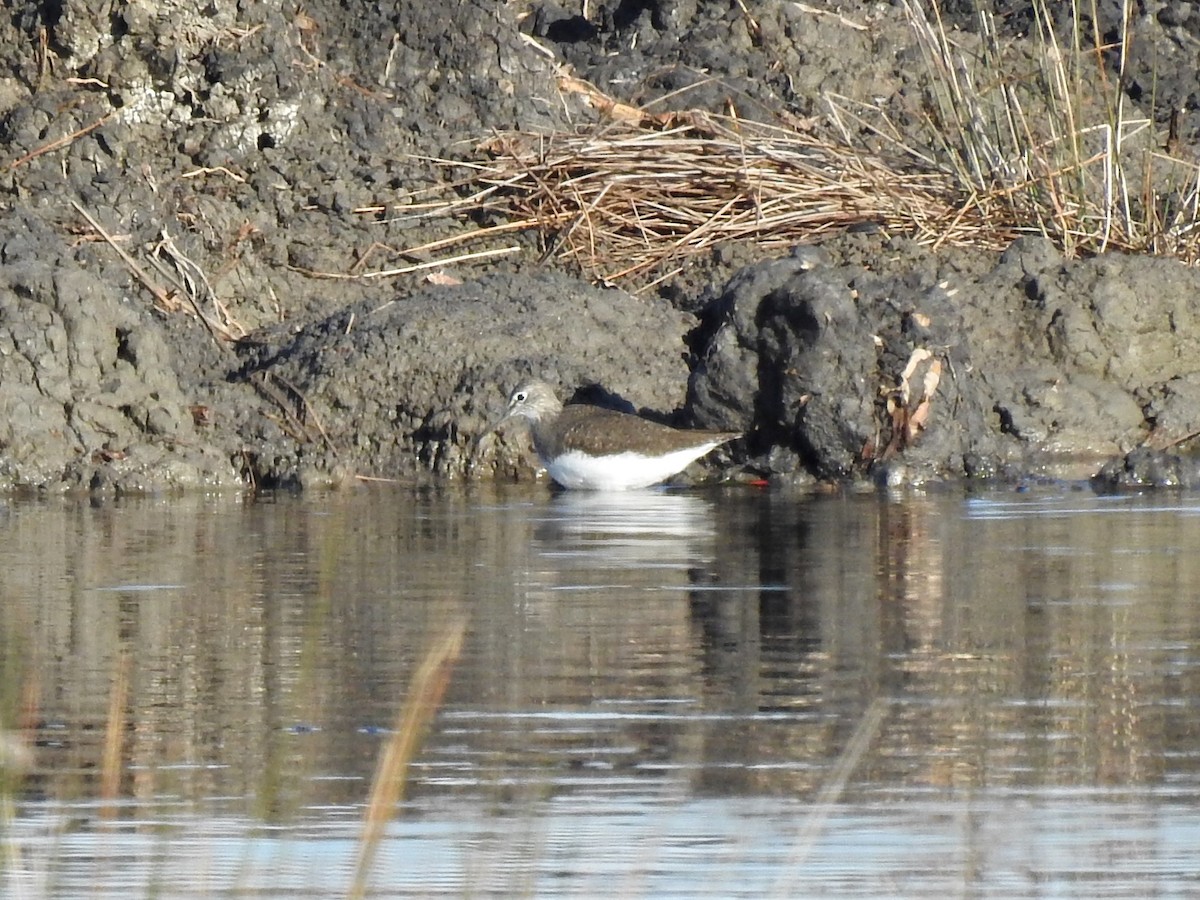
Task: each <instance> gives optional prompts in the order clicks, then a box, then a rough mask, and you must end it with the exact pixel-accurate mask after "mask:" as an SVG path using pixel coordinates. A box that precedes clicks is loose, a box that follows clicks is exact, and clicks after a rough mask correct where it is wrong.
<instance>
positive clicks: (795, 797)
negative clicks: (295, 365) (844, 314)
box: [0, 487, 1200, 898]
mask: <svg viewBox="0 0 1200 900" xmlns="http://www.w3.org/2000/svg"><path fill="white" fill-rule="evenodd" d="M0 535H2V540H0V600H2V606H0V676H2V679H0V728H2V729H3V735H2V736H0V737H2V743H0V763H4V764H5V766H6V768H5V769H4V773H5V774H4V780H3V782H2V784H3V790H4V791H5V793H4V796H5V797H6V798H7V800H6V803H5V806H4V809H3V810H0V815H3V825H4V836H3V839H2V840H3V848H2V849H3V854H2V856H0V859H2V861H0V893H3V894H4V895H5V896H13V897H42V896H83V897H109V896H111V897H122V898H128V897H130V896H131V895H132V896H171V897H191V896H196V897H207V896H212V895H215V894H221V895H233V896H256V897H261V896H278V897H302V896H311V897H329V896H337V895H341V894H344V893H345V890H346V888H347V886H348V884H349V882H350V879H351V875H352V871H353V865H354V861H355V856H356V853H357V852H358V848H359V844H360V841H359V835H360V832H361V822H362V817H363V811H364V806H365V802H366V797H367V794H368V792H369V790H370V783H371V779H372V775H373V772H374V769H375V764H376V759H377V757H378V755H379V753H380V750H381V748H382V746H383V745H384V743H385V742H386V740H387V739H388V736H389V733H390V731H391V729H392V727H393V725H394V723H395V722H396V717H397V712H398V710H399V708H400V707H401V705H402V703H403V701H404V698H405V696H406V691H407V687H408V685H409V683H410V680H411V679H412V677H413V674H414V671H415V669H416V668H417V666H418V664H419V662H420V659H421V657H422V654H423V653H424V651H425V649H426V648H427V647H428V646H429V645H430V643H431V642H432V641H433V640H434V639H435V638H436V636H437V635H438V634H440V633H441V632H442V631H443V630H444V629H445V628H446V627H447V625H449V624H452V623H455V622H462V623H465V627H466V632H465V634H466V639H465V643H464V649H463V652H462V655H461V657H460V659H459V661H458V663H457V665H456V667H455V668H454V670H453V676H452V681H451V682H450V685H449V690H448V693H447V695H446V699H445V702H444V703H443V705H442V707H441V709H440V711H439V713H438V716H437V718H436V720H435V722H434V725H433V728H432V729H431V731H430V733H429V735H428V737H427V740H426V741H425V742H424V744H423V746H422V748H421V750H420V752H419V754H418V756H417V758H416V759H415V761H414V764H413V767H412V770H411V772H410V775H411V777H410V781H409V784H408V792H407V796H406V797H405V799H404V801H403V803H402V805H401V808H400V810H399V816H398V818H397V819H396V820H395V821H394V822H393V823H392V824H391V825H389V827H388V830H387V833H386V838H385V840H384V842H383V845H382V847H381V850H380V855H379V858H378V859H377V861H376V864H375V867H374V870H373V878H372V884H373V886H374V889H375V892H376V893H375V895H376V896H453V897H458V896H500V895H503V896H513V895H517V896H556V895H568V896H592V895H597V894H604V895H613V894H617V895H620V896H647V897H681V898H682V897H701V896H712V897H797V896H812V897H836V896H855V897H864V896H867V897H870V896H879V897H896V896H913V897H918V896H934V895H937V896H944V895H946V894H953V895H972V896H988V897H993V896H994V897H1044V896H1068V897H1070V896H1074V897H1104V896H1114V897H1115V896H1129V895H1140V896H1190V895H1194V894H1195V893H1197V892H1198V891H1200V866H1197V865H1196V848H1197V847H1200V799H1198V798H1200V791H1198V788H1200V716H1198V715H1197V706H1198V705H1200V702H1198V700H1197V697H1198V696H1200V692H1198V688H1200V684H1198V682H1200V604H1197V602H1196V597H1197V594H1198V592H1200V554H1198V553H1197V552H1196V548H1198V547H1200V497H1195V496H1191V495H1178V494H1167V493H1159V494H1149V495H1127V496H1119V497H1098V496H1095V495H1093V494H1092V493H1090V492H1088V491H1082V490H1076V489H1072V488H1070V487H1055V488H1052V489H1044V490H1039V491H1034V492H1028V493H1017V492H999V493H987V494H980V495H964V494H960V493H958V492H947V493H934V494H921V493H906V494H902V495H898V496H894V497H881V496H877V495H874V494H870V495H862V496H859V495H847V496H815V497H808V496H785V495H782V494H779V493H773V492H770V491H763V490H758V489H749V488H737V489H734V488H731V489H724V490H718V491H683V492H679V491H663V490H659V491H650V492H639V493H637V494H633V495H627V496H612V495H609V496H604V495H587V494H579V493H575V494H570V493H567V494H558V495H555V494H552V493H551V492H549V491H548V490H546V489H543V488H540V487H525V488H519V489H518V488H513V489H510V490H487V491H485V490H474V491H462V490H454V491H450V490H446V491H440V490H428V489H426V490H419V489H408V488H370V489H363V490H360V491H350V492H344V493H339V494H333V495H324V496H306V497H292V496H276V497H270V498H265V499H259V500H257V501H247V500H237V499H231V498H204V497H191V498H184V499H178V498H176V499H171V500H136V501H120V502H111V503H98V504H94V505H93V504H88V503H86V502H73V501H63V500H53V501H45V502H40V503H33V502H30V503H11V504H9V505H8V506H6V507H4V509H3V511H2V512H0ZM122 660H127V662H122ZM122 672H123V673H124V674H125V677H126V678H127V684H128V687H127V692H126V693H125V695H124V696H123V702H120V703H119V705H118V708H119V715H118V717H117V719H118V721H119V724H120V727H119V728H116V729H113V728H112V721H113V716H112V714H111V713H110V707H111V704H112V698H113V686H114V683H116V682H117V681H118V675H119V674H120V673H122ZM114 730H115V731H116V733H118V734H119V735H120V737H121V739H122V740H121V744H120V759H121V763H122V765H121V768H120V772H121V777H120V781H119V784H118V785H116V787H115V796H113V797H111V798H107V799H106V795H105V789H104V787H103V785H102V784H101V781H102V778H101V772H102V771H103V768H104V766H103V757H104V752H105V735H106V731H107V733H110V734H111V733H113V732H114Z"/></svg>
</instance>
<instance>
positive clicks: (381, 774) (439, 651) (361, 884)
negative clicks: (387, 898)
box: [348, 619, 466, 898]
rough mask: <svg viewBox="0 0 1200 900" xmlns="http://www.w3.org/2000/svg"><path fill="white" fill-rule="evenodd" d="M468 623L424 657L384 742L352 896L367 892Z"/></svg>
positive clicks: (444, 637)
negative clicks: (385, 834)
mask: <svg viewBox="0 0 1200 900" xmlns="http://www.w3.org/2000/svg"><path fill="white" fill-rule="evenodd" d="M465 628H466V623H465V622H464V621H463V620H462V619H458V620H456V621H455V622H453V623H452V624H451V625H450V626H449V627H448V628H447V629H446V630H445V632H443V634H442V635H441V636H440V637H439V638H438V639H437V640H435V641H434V642H433V644H432V645H431V646H430V648H429V651H428V652H427V653H426V654H425V658H424V659H423V660H422V661H421V665H420V666H419V667H418V669H417V671H416V674H414V675H413V679H412V684H411V686H410V687H409V691H408V698H407V701H406V702H405V704H404V706H403V708H402V709H401V711H400V715H399V718H398V719H397V720H396V728H395V730H394V731H393V733H392V736H391V738H390V739H389V740H388V742H387V743H386V744H385V745H384V747H383V751H382V752H381V753H380V755H379V763H378V765H377V766H376V768H375V780H374V782H373V783H372V784H371V795H370V800H369V801H368V803H367V812H366V815H365V817H364V819H363V830H362V837H361V839H360V841H359V847H358V862H357V864H356V865H355V870H354V881H353V883H352V884H351V887H350V891H349V894H348V896H350V897H352V898H360V897H363V896H365V895H366V890H367V878H368V876H369V875H370V873H371V863H372V862H373V860H374V858H375V852H376V850H377V849H378V848H379V841H380V839H381V838H382V837H383V829H384V828H385V827H386V825H387V823H388V822H389V821H390V820H391V818H392V815H393V814H394V813H395V811H396V805H397V804H398V803H399V802H400V801H401V800H402V799H403V797H404V782H405V778H406V775H407V772H408V766H409V763H410V762H412V758H413V756H414V755H415V754H416V752H417V749H418V748H419V747H420V746H421V741H422V740H423V739H424V737H425V734H426V732H427V731H428V729H429V723H430V722H431V721H433V716H434V713H436V712H437V709H438V707H439V706H440V705H441V702H442V698H443V697H444V696H445V694H446V688H447V687H448V686H449V684H450V669H451V668H452V667H453V665H454V663H455V662H456V661H457V660H458V656H459V653H460V652H461V651H462V642H463V631H464V630H465Z"/></svg>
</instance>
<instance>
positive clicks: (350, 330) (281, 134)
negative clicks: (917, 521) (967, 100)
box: [0, 0, 1200, 491]
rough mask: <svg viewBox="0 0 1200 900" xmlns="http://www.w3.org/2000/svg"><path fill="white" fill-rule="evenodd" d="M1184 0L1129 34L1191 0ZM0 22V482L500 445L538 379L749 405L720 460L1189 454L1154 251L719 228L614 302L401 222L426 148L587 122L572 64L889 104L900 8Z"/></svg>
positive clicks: (1172, 283)
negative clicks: (724, 240)
mask: <svg viewBox="0 0 1200 900" xmlns="http://www.w3.org/2000/svg"><path fill="white" fill-rule="evenodd" d="M998 6H1000V7H1001V8H1000V9H999V10H998V11H999V12H1000V13H1001V20H1002V22H1004V23H1006V24H1005V27H1006V28H1007V29H1008V32H1010V33H1011V34H1012V35H1014V37H1013V39H1014V40H1019V39H1020V38H1019V37H1016V35H1017V34H1018V33H1019V31H1020V29H1019V28H1017V27H1016V23H1017V22H1018V20H1019V17H1018V13H1019V10H1017V9H1016V7H1017V6H1019V5H1012V4H1010V5H998ZM1176 6H1178V4H1174V5H1173V4H1166V5H1165V6H1164V7H1163V8H1162V10H1160V11H1159V13H1158V14H1157V15H1156V16H1155V17H1145V18H1144V19H1141V20H1139V21H1138V23H1137V25H1138V27H1139V28H1140V29H1142V32H1140V33H1144V34H1145V40H1146V42H1147V44H1149V43H1151V42H1158V43H1160V44H1161V45H1162V46H1163V47H1164V48H1166V49H1165V50H1164V52H1167V50H1170V48H1173V47H1177V46H1178V45H1179V44H1180V42H1181V41H1184V40H1185V39H1186V37H1187V35H1188V34H1190V31H1189V29H1192V28H1194V27H1200V20H1196V21H1194V20H1195V19H1196V17H1195V16H1192V15H1190V14H1188V15H1183V14H1182V12H1181V13H1180V15H1183V17H1182V18H1180V15H1174V18H1172V16H1173V14H1172V13H1171V12H1170V9H1172V8H1174V7H1176ZM1177 12H1178V11H1177ZM948 14H950V15H951V16H959V15H960V12H959V11H958V10H957V9H956V8H954V7H953V5H948ZM1164 16H1165V18H1164ZM1176 20H1178V21H1176ZM954 21H957V22H958V23H959V24H961V26H962V27H964V28H971V27H973V25H972V22H973V21H974V20H973V19H972V18H971V17H970V16H966V15H961V17H960V18H959V19H957V20H954ZM0 37H2V38H3V40H2V41H0V147H2V148H3V159H2V160H0V163H2V165H3V169H2V175H0V263H2V267H0V348H3V353H2V354H0V408H2V409H3V412H4V415H3V419H2V421H0V488H4V489H14V488H31V489H47V490H60V489H72V488H85V489H92V490H98V491H123V490H127V491H144V490H151V491H155V490H165V489H169V488H174V487H184V488H200V487H204V488H213V489H229V488H233V489H240V488H244V487H247V486H273V485H315V484H324V483H330V482H337V481H342V480H345V479H347V478H350V477H352V476H354V475H369V476H377V477H389V478H406V479H407V478H430V479H461V478H488V477H501V478H511V477H526V476H528V475H529V474H530V471H529V468H528V465H527V464H526V462H524V461H523V454H524V452H525V449H526V448H524V447H523V446H521V442H520V441H519V440H512V441H508V442H503V441H502V442H500V443H499V444H498V445H497V446H494V447H492V448H490V450H489V452H488V453H487V454H486V455H484V456H483V457H476V456H474V455H473V447H474V442H475V440H476V439H477V438H478V436H479V435H480V434H481V433H482V432H483V430H484V428H485V427H486V425H487V424H488V423H489V422H490V421H492V420H494V418H495V417H497V416H498V415H499V413H500V412H501V409H502V406H503V402H504V397H505V395H506V393H507V391H508V390H509V389H510V388H511V386H512V385H513V383H514V382H516V381H517V380H519V379H520V378H521V377H524V376H526V375H529V374H536V375H539V376H541V377H545V378H548V379H550V380H551V381H554V382H556V383H557V384H558V385H559V386H560V387H562V388H563V389H564V390H565V392H566V393H567V394H568V395H569V394H571V393H572V392H574V391H575V390H576V389H578V388H586V387H588V386H592V388H593V392H594V393H595V394H596V395H598V396H603V397H607V398H608V399H609V400H616V401H624V402H625V403H627V404H629V405H631V406H632V407H633V408H636V409H638V410H640V411H642V412H643V413H645V414H648V415H653V416H655V417H657V418H660V419H663V420H668V421H673V422H675V423H677V424H695V425H705V426H713V427H722V428H733V427H736V428H738V429H742V430H745V431H746V432H747V439H746V440H745V441H744V442H743V444H742V445H740V450H739V454H740V455H739V458H738V459H737V460H736V467H735V470H736V472H738V473H741V474H742V475H743V476H744V477H751V478H759V477H762V478H769V479H774V480H779V481H787V482H799V483H809V482H811V481H814V480H830V479H832V480H843V479H873V480H877V481H879V482H881V483H899V484H903V483H911V482H921V481H927V480H931V479H932V480H937V479H945V478H964V477H969V478H1002V479H1020V478H1024V477H1029V476H1035V477H1037V476H1042V475H1051V476H1070V477H1088V476H1090V475H1092V474H1094V473H1096V472H1099V471H1100V470H1101V468H1102V467H1104V475H1103V479H1104V481H1105V483H1106V484H1126V483H1143V482H1147V483H1176V484H1180V483H1182V484H1190V483H1194V482H1195V478H1194V477H1192V476H1191V474H1190V473H1191V471H1192V468H1193V467H1192V466H1191V465H1190V464H1189V463H1188V462H1187V459H1188V457H1186V455H1180V451H1181V450H1186V449H1188V448H1189V441H1190V439H1191V437H1192V435H1194V434H1196V433H1197V432H1198V431H1200V374H1198V373H1197V371H1196V368H1197V366H1198V365H1200V363H1197V360H1198V359H1200V354H1197V352H1196V350H1197V347H1196V346H1195V344H1196V323H1195V321H1194V316H1193V314H1192V307H1193V298H1194V297H1195V296H1196V295H1197V287H1198V286H1200V285H1197V276H1196V274H1195V273H1194V271H1192V270H1190V269H1188V268H1185V267H1184V266H1182V265H1180V264H1178V263H1175V262H1172V261H1169V260H1162V259H1152V258H1148V257H1141V256H1125V255H1116V254H1107V255H1103V256H1100V257H1097V258H1093V259H1083V260H1068V259H1065V258H1064V257H1063V256H1062V255H1061V254H1060V253H1059V252H1058V251H1057V250H1056V249H1055V248H1054V247H1053V246H1051V245H1050V244H1049V243H1048V242H1046V241H1043V240H1038V239H1032V238H1030V239H1024V240H1021V241H1019V242H1018V243H1016V244H1015V245H1013V246H1012V247H1010V248H1009V249H1007V250H1005V251H1003V252H1000V253H997V252H992V251H983V250H976V251H971V250H963V249H956V250H942V251H938V252H934V251H932V250H929V249H927V248H924V247H921V246H918V245H917V244H916V243H915V242H913V241H912V240H910V239H908V238H907V237H906V236H905V235H902V234H888V233H884V232H881V231H879V230H878V229H875V230H872V229H870V228H867V229H865V230H863V231H862V232H861V233H850V234H829V235H821V236H819V237H816V238H814V246H811V247H801V248H797V249H796V250H795V251H794V252H792V253H787V252H782V251H778V250H775V251H771V252H766V251H762V250H758V249H757V248H755V247H754V246H753V245H752V244H739V245H736V246H731V245H724V246H720V247H716V248H714V249H713V250H712V251H711V252H709V253H707V254H705V255H702V256H698V257H695V258H693V259H691V260H690V261H689V262H688V264H687V265H686V266H685V267H684V268H683V270H682V271H681V272H680V273H678V274H677V275H676V276H675V277H673V278H671V279H668V280H666V281H664V282H662V283H661V284H660V285H658V286H657V287H656V289H654V290H650V291H646V292H644V293H640V294H638V295H636V296H635V295H633V294H631V293H629V292H627V291H625V290H621V289H619V288H618V289H605V288H600V287H594V286H591V285H589V284H587V283H585V282H584V281H581V280H579V279H578V278H577V277H575V273H572V272H570V271H562V270H561V266H560V264H559V263H557V262H556V261H555V259H554V258H553V256H552V255H550V254H547V252H546V251H547V250H548V249H550V248H548V247H546V246H542V245H540V244H539V239H538V238H537V237H536V236H534V235H530V234H520V235H515V236H513V235H505V236H504V238H503V240H499V239H498V240H497V242H496V243H495V245H494V248H495V249H496V250H502V251H504V253H503V255H496V256H493V257H488V258H486V259H480V260H477V261H474V262H468V263H464V264H461V265H448V266H444V265H436V266H434V265H431V266H430V267H429V268H428V269H422V268H420V267H421V266H422V265H423V264H426V263H431V262H436V260H431V259H430V257H429V256H428V254H418V255H414V254H412V253H410V252H408V250H406V248H413V247H417V246H421V245H427V244H429V242H430V241H433V240H435V239H437V238H439V237H444V236H449V235H453V234H455V233H457V232H458V231H460V230H461V229H462V228H463V227H464V223H462V222H460V221H456V220H452V219H429V218H419V217H414V216H405V215H399V214H397V213H396V210H395V203H396V202H397V199H398V198H399V197H401V196H405V195H409V194H410V193H411V192H412V191H416V190H419V189H421V188H425V187H428V186H430V185H434V184H437V183H439V181H441V180H444V179H445V178H446V177H447V175H446V171H445V170H444V169H442V168H440V167H438V166H436V165H434V164H432V163H431V162H429V160H430V159H431V158H444V157H449V156H455V157H462V156H464V155H466V154H467V152H468V149H469V147H470V145H471V143H472V142H473V141H478V140H480V139H481V138H484V137H486V136H487V135H488V134H489V132H490V131H491V130H492V129H508V128H518V129H522V130H526V131H531V132H533V131H544V130H547V129H552V128H560V129H561V128H567V127H572V124H573V123H574V124H582V123H586V122H594V121H596V118H597V112H596V110H594V109H592V108H590V107H589V106H588V105H587V103H586V100H585V98H583V97H582V96H581V95H579V94H577V93H569V92H568V93H564V92H561V91H560V90H559V89H558V84H559V83H558V81H557V78H558V76H559V75H560V74H561V73H562V71H563V70H562V69H561V68H560V66H561V65H562V64H564V63H569V64H570V65H571V66H573V72H574V74H575V75H576V76H577V77H582V78H585V79H587V80H589V81H591V82H592V83H594V84H596V85H597V86H599V87H600V88H601V89H603V90H605V91H607V92H608V93H610V94H611V95H613V96H616V97H620V98H622V99H624V100H625V101H627V102H631V103H637V104H644V103H647V102H657V103H659V104H661V106H662V108H705V109H709V110H712V111H716V112H723V113H727V112H728V111H729V110H730V109H736V110H738V111H739V113H740V114H743V115H747V116H752V115H756V114H761V115H762V116H763V117H764V118H765V117H767V116H768V115H772V114H779V113H786V114H787V115H788V116H791V117H793V118H794V119H796V118H803V117H812V118H814V119H815V118H819V116H820V115H821V111H822V109H823V106H822V98H823V97H824V96H825V95H826V93H827V92H831V91H836V92H837V93H839V94H840V95H844V96H847V97H852V98H860V99H863V100H864V101H865V100H867V99H870V98H885V100H886V103H887V104H889V105H891V106H892V107H894V108H895V109H897V110H901V111H903V110H905V109H911V108H912V103H913V98H914V96H915V94H914V77H915V76H914V65H913V59H914V58H915V57H914V51H913V44H912V40H911V35H910V34H909V32H908V30H907V26H906V24H905V23H904V21H903V19H902V17H901V16H900V15H899V13H898V11H897V10H896V9H894V8H887V7H879V6H877V5H875V4H868V3H863V4H837V5H834V4H828V5H821V4H812V5H808V6H802V5H799V4H780V5H777V6H772V7H769V8H766V9H762V10H754V11H753V15H751V14H749V13H747V12H743V11H742V10H741V9H739V8H737V7H734V8H732V9H731V8H730V7H728V6H727V5H725V4H709V3H663V4H646V5H643V6H640V7H638V8H637V9H634V8H632V7H629V8H626V7H620V8H619V9H614V10H608V11H602V12H600V13H598V14H597V17H596V18H595V19H594V20H582V18H581V17H580V16H578V15H575V14H574V13H569V12H567V11H565V10H563V9H561V8H559V7H557V6H555V5H552V4H534V5H527V6H524V7H519V6H510V5H505V4H495V3H486V2H482V0H481V2H475V3H465V4H457V5H456V6H455V8H454V10H452V11H451V12H449V13H447V12H446V11H444V10H441V9H435V8H432V7H431V8H430V9H429V10H422V9H415V8H413V5H411V4H399V3H397V4H374V5H371V6H370V7H369V8H362V9H358V10H356V12H354V13H348V12H346V11H345V10H343V9H342V8H341V7H339V6H338V5H336V4H322V3H315V4H309V5H307V6H306V7H305V10H304V12H303V13H302V14H296V13H295V12H294V11H293V10H292V8H291V7H285V6H281V5H278V4H271V3H266V4H254V5H252V6H251V7H246V8H244V9H242V8H237V7H232V6H226V5H223V4H218V5H217V6H215V7H211V8H210V7H201V6H197V5H188V4H178V5H174V6H172V7H170V8H161V7H159V6H157V5H151V4H140V3H131V4H128V5H126V6H125V7H123V8H122V9H121V10H120V11H119V13H118V14H117V15H115V16H111V17H110V16H108V15H100V14H97V13H94V12H91V11H89V10H88V8H87V7H86V5H85V4H82V3H67V4H39V3H28V4H17V5H16V6H15V7H14V8H13V9H12V10H11V11H10V15H9V16H8V17H6V18H4V19H2V20H0ZM1139 46H1140V45H1139ZM1149 58H1150V57H1149V56H1146V57H1145V59H1149ZM1139 59H1142V57H1139ZM1139 65H1140V63H1139ZM702 71H704V72H706V73H708V74H701V72H702ZM1141 72H1142V70H1141V69H1138V70H1137V77H1136V78H1132V79H1131V88H1130V89H1131V90H1136V84H1138V83H1140V82H1139V81H1138V78H1142V79H1143V80H1144V77H1145V76H1144V75H1143V74H1140V73H1141ZM1188 77H1191V78H1192V79H1193V81H1194V78H1195V75H1194V73H1191V75H1190V76H1189V74H1188V73H1187V71H1186V67H1180V69H1179V71H1178V72H1177V73H1176V72H1173V73H1172V75H1171V80H1170V90H1172V91H1175V92H1177V93H1178V92H1183V93H1182V94H1181V96H1182V95H1186V93H1187V92H1186V90H1185V88H1187V87H1188V84H1187V83H1185V82H1186V79H1187V78H1188ZM683 89H686V90H684V92H683V93H682V94H681V93H679V92H680V91H681V90H683ZM1136 99H1137V98H1131V102H1135V101H1136ZM672 104H678V106H677V107H675V106H672ZM1176 129H1177V132H1178V134H1177V136H1178V138H1179V139H1180V140H1185V141H1189V140H1193V139H1194V134H1193V131H1194V129H1193V128H1192V123H1191V119H1190V118H1189V117H1188V116H1187V115H1185V116H1183V117H1182V119H1180V120H1179V122H1177V123H1176ZM477 224H480V225H484V226H487V225H503V224H504V223H503V220H502V219H501V218H495V219H492V220H489V221H480V222H479V223H477ZM395 270H408V271H405V272H404V273H402V274H395V275H388V276H386V277H374V278H361V277H357V276H361V275H362V274H363V273H365V272H374V273H380V272H388V271H395ZM431 275H432V276H433V277H432V278H431V277H430V276H431Z"/></svg>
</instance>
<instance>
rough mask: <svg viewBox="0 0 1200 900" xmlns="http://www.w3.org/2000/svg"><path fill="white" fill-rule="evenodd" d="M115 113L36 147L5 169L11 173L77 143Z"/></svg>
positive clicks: (114, 111) (114, 113)
mask: <svg viewBox="0 0 1200 900" xmlns="http://www.w3.org/2000/svg"><path fill="white" fill-rule="evenodd" d="M117 112H118V111H117V110H113V111H112V112H110V113H105V114H104V115H102V116H101V117H100V118H98V119H97V120H96V121H95V122H91V123H89V124H87V125H84V126H83V127H82V128H80V129H79V130H78V131H72V132H71V133H70V134H67V135H63V136H62V137H60V138H58V139H57V140H54V141H51V142H50V143H48V144H43V145H42V146H40V147H38V148H37V149H36V150H31V151H29V152H28V153H26V154H25V155H24V156H22V157H21V158H20V159H15V160H13V161H12V162H10V163H9V164H8V166H6V168H7V169H9V170H10V171H11V170H13V169H15V168H17V166H23V165H25V163H27V162H29V161H30V160H33V159H37V158H38V157H39V156H43V155H44V154H46V153H50V152H52V151H54V150H57V149H59V148H60V147H66V146H67V145H68V144H72V143H74V142H75V141H77V140H79V139H80V138H81V137H83V136H84V135H85V134H91V133H92V132H93V131H95V130H96V129H97V128H99V127H100V126H101V125H104V124H105V123H107V122H109V121H111V120H112V119H113V117H114V116H116V114H117Z"/></svg>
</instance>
